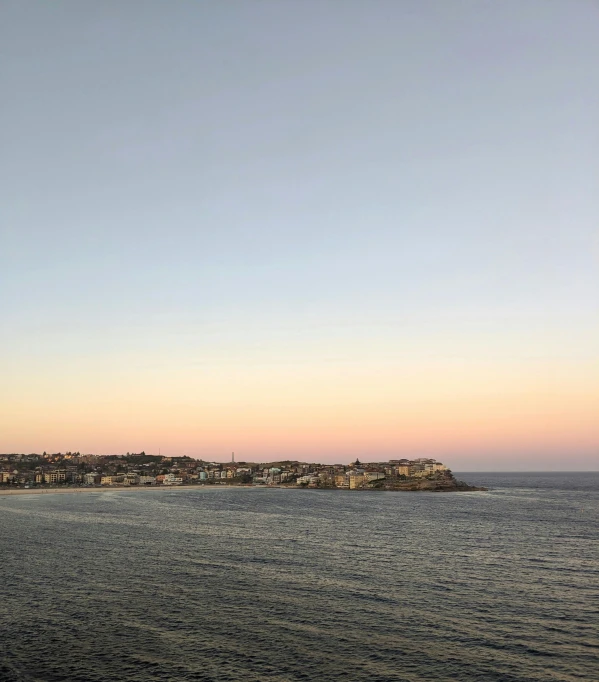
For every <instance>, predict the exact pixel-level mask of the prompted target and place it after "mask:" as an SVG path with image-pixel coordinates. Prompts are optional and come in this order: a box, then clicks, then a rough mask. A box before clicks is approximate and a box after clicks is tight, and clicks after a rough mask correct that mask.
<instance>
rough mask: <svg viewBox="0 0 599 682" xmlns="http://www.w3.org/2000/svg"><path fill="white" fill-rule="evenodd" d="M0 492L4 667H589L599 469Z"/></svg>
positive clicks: (317, 673) (476, 671)
mask: <svg viewBox="0 0 599 682" xmlns="http://www.w3.org/2000/svg"><path fill="white" fill-rule="evenodd" d="M459 477H460V478H463V479H465V480H469V481H473V482H478V483H480V484H482V485H489V486H492V487H493V488H494V489H493V490H491V491H490V492H488V493H457V494H431V493H367V492H356V493H351V492H335V491H330V492H319V491H308V490H305V491H302V490H297V491H296V490H276V489H275V490H264V489H222V488H219V489H211V488H205V489H204V488H202V489H199V490H191V491H187V490H181V491H176V490H169V491H153V492H148V491H131V492H129V491H127V492H122V493H110V492H102V493H90V494H81V495H38V496H33V495H32V496H11V497H0V560H1V566H2V574H3V585H2V598H1V600H0V633H2V635H3V636H2V637H1V638H0V680H2V681H4V680H28V681H29V680H44V681H46V680H68V681H79V680H81V681H83V680H89V681H95V680H98V681H100V680H101V681H111V680H115V681H116V680H118V681H119V682H122V681H124V680H131V681H137V680H139V681H142V680H143V681H146V680H216V681H221V680H222V681H225V680H244V681H247V682H251V681H254V680H255V681H262V680H281V681H282V680H308V681H310V680H318V681H321V680H324V681H327V680H342V679H346V680H372V681H378V680H380V681H381V682H382V681H387V680H407V681H412V680H414V681H415V680H450V679H453V680H463V681H469V680H502V681H504V680H505V681H508V682H509V681H516V680H520V681H522V682H524V681H529V680H539V681H541V680H542V681H543V682H545V681H547V680H592V679H596V672H597V669H598V668H597V654H598V648H597V631H596V624H597V618H596V606H597V598H598V596H599V589H598V584H599V561H598V555H597V551H598V550H597V544H598V543H597V539H598V536H597V527H598V520H599V519H598V511H599V492H598V491H599V476H598V475H597V474H595V475H590V476H589V475H588V474H586V475H584V478H581V475H576V474H567V475H561V477H560V475H556V474H553V475H548V478H549V482H548V478H547V476H546V477H542V476H538V475H537V477H536V479H535V477H534V476H532V475H518V476H511V477H510V476H506V475H505V474H501V475H500V474H497V475H492V474H477V475H466V474H464V475H460V476H459Z"/></svg>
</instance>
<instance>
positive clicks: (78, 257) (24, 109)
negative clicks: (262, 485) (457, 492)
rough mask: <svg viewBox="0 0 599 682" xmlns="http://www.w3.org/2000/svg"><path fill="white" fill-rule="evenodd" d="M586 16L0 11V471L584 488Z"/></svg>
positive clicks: (589, 313)
mask: <svg viewBox="0 0 599 682" xmlns="http://www.w3.org/2000/svg"><path fill="white" fill-rule="evenodd" d="M597 35H599V5H598V4H597V3H596V2H594V0H551V1H548V0H527V2H522V1H521V0H504V1H503V2H490V1H489V2H485V1H480V0H452V1H451V2H448V1H447V0H427V1H426V2H422V1H421V0H404V1H402V2H398V1H397V0H370V1H369V2H364V1H363V0H344V1H343V2H340V1H339V0H306V1H305V2H296V1H294V0H249V1H248V0H243V1H242V0H231V1H229V2H226V3H225V2H197V1H195V0H193V1H192V0H176V1H175V2H163V1H161V2H158V1H154V0H146V1H145V2H143V3H135V2H130V3H123V2H121V1H120V0H104V2H101V3H82V2H79V1H78V0H71V1H64V0H55V1H54V2H51V3H49V2H46V1H39V0H29V1H28V2H26V3H24V2H20V1H19V0H3V2H2V3H1V4H0V45H1V46H2V47H1V51H2V58H1V60H0V87H1V92H2V106H1V107H0V136H1V137H0V148H1V149H2V154H1V155H0V452H42V451H44V450H46V451H48V452H58V451H61V452H65V451H80V452H90V453H96V454H103V453H104V454H106V453H124V452H128V451H131V452H138V451H141V450H145V451H146V452H148V453H158V451H159V450H160V452H161V453H162V454H173V455H176V454H180V455H189V456H192V457H202V458H204V459H213V460H221V461H223V460H227V459H230V453H231V452H232V451H234V452H235V455H236V460H238V461H239V460H247V461H268V460H269V459H270V460H273V459H283V458H291V459H302V460H306V461H321V462H349V461H351V460H352V459H353V458H355V457H356V456H358V457H359V458H360V459H361V460H366V461H368V460H370V461H379V460H384V459H389V458H398V457H411V456H413V457H434V458H436V459H438V460H440V461H443V462H446V463H447V464H448V465H449V466H450V467H451V468H452V469H454V470H457V471H459V470H462V471H476V470H479V471H484V470H487V471H489V470H491V471H501V470H512V471H515V470H596V469H599V124H598V121H599V88H598V87H597V83H598V82H599V41H598V40H597Z"/></svg>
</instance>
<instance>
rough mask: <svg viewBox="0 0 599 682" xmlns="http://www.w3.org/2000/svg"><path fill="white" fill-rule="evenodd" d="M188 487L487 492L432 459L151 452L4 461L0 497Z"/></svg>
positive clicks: (14, 457)
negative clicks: (311, 459)
mask: <svg viewBox="0 0 599 682" xmlns="http://www.w3.org/2000/svg"><path fill="white" fill-rule="evenodd" d="M183 485H185V486H214V485H233V486H266V487H269V486H270V487H285V488H318V489H323V490H395V491H430V492H455V491H476V490H486V488H480V487H476V486H471V485H468V484H467V483H464V482H461V481H458V480H456V478H455V477H454V475H453V474H452V472H451V470H450V469H448V468H447V467H446V466H445V465H444V464H442V463H441V462H437V461H436V460H434V459H429V458H418V459H392V460H388V461H385V462H367V463H366V462H360V460H359V459H356V460H355V461H354V462H352V463H351V464H318V463H306V462H300V461H295V460H282V461H275V462H269V463H255V462H235V457H234V455H232V456H231V461H230V462H226V463H222V462H208V461H204V460H201V459H192V458H191V457H186V456H185V457H164V456H160V455H147V454H146V453H145V452H141V453H129V452H128V453H127V454H124V455H89V454H87V455H86V454H81V453H79V452H66V453H60V452H59V453H54V454H48V453H46V452H44V453H43V454H41V455H39V454H35V453H33V454H28V455H26V454H5V455H0V492H1V491H2V490H13V491H14V490H17V489H22V490H34V489H47V488H52V489H63V490H64V489H67V488H76V489H90V488H129V487H132V486H133V487H154V488H156V487H172V486H183Z"/></svg>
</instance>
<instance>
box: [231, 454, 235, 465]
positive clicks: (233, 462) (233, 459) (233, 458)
mask: <svg viewBox="0 0 599 682" xmlns="http://www.w3.org/2000/svg"><path fill="white" fill-rule="evenodd" d="M231 464H235V453H234V452H232V453H231Z"/></svg>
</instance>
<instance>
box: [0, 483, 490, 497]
mask: <svg viewBox="0 0 599 682" xmlns="http://www.w3.org/2000/svg"><path fill="white" fill-rule="evenodd" d="M224 488H226V489H234V488H237V489H242V490H247V489H252V490H272V489H277V490H316V491H318V492H330V491H334V492H348V493H364V492H370V493H374V492H378V493H380V492H386V493H440V492H442V493H461V492H482V491H486V490H488V488H478V487H475V486H472V487H470V488H466V489H460V488H445V489H436V490H435V489H430V488H429V489H427V488H411V489H410V488H403V489H402V488H399V489H396V490H383V489H368V488H364V489H357V490H350V489H348V488H300V487H299V486H298V487H296V486H282V485H271V486H263V485H222V486H221V485H172V486H170V485H165V486H162V485H160V486H156V485H153V486H105V487H97V488H16V489H4V490H3V489H1V488H0V498H1V497H3V496H10V495H68V494H76V493H108V492H113V493H114V492H135V491H138V490H153V491H157V490H168V491H172V490H222V489H224Z"/></svg>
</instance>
